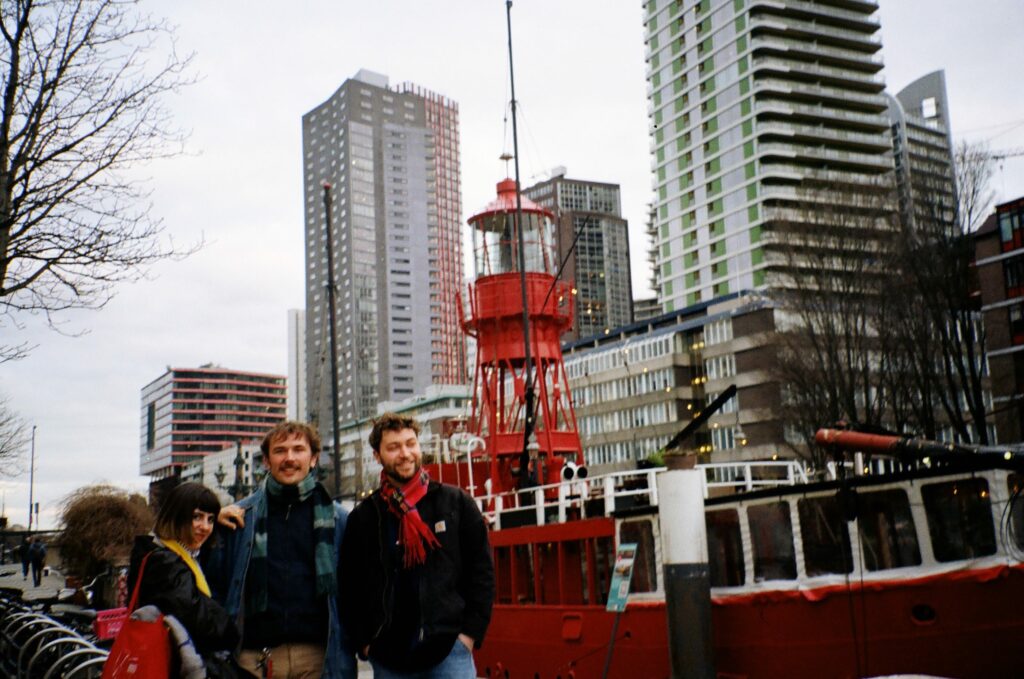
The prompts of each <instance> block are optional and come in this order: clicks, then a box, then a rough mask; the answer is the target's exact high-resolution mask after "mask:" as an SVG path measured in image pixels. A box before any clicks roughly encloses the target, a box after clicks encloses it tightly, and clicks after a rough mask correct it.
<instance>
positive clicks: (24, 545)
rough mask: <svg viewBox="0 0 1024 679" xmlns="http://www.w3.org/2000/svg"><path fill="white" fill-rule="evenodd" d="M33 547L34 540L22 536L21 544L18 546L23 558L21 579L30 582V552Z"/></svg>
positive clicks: (19, 553)
mask: <svg viewBox="0 0 1024 679" xmlns="http://www.w3.org/2000/svg"><path fill="white" fill-rule="evenodd" d="M31 547H32V538H30V537H26V536H24V535H23V536H22V537H21V544H20V545H18V555H19V556H20V557H21V579H22V580H28V565H29V558H28V551H29V549H31Z"/></svg>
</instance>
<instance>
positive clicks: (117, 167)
mask: <svg viewBox="0 0 1024 679" xmlns="http://www.w3.org/2000/svg"><path fill="white" fill-rule="evenodd" d="M0 35H2V37H3V40H2V42H0V77H2V78H3V83H2V87H0V91H2V102H0V107H2V110H0V327H3V324H4V319H5V318H6V321H7V323H8V324H10V323H12V322H14V323H15V325H16V322H15V321H14V319H15V316H16V315H17V314H19V313H25V312H29V313H42V314H44V315H45V317H46V319H47V321H48V322H49V323H50V324H51V325H52V324H53V322H54V319H53V314H56V313H59V312H61V311H65V310H68V309H75V308H85V309H98V308H102V307H103V306H104V304H106V302H107V301H109V299H110V298H111V296H112V295H113V293H114V286H115V285H116V284H117V283H121V282H127V281H134V280H138V279H139V278H140V277H142V276H144V275H145V272H146V269H147V267H148V266H149V265H151V264H153V263H155V262H158V261H160V260H163V259H168V258H172V259H173V258H179V257H183V256H186V255H188V254H190V253H191V252H193V251H194V250H195V248H196V247H197V246H192V247H186V248H180V247H178V246H176V245H175V244H174V243H173V242H172V241H171V240H170V239H169V238H167V237H166V235H165V233H164V227H163V224H162V223H161V221H160V220H159V219H157V218H155V217H153V216H152V215H151V213H150V208H151V206H150V204H149V190H148V188H147V186H146V185H145V183H144V182H143V181H140V180H139V179H137V178H135V177H134V176H133V175H132V170H134V169H136V168H138V166H139V165H141V164H144V163H146V162H149V161H152V160H155V159H159V158H167V157H172V156H174V155H176V154H179V153H180V152H181V151H182V148H183V143H184V134H183V133H182V132H181V131H180V130H178V129H176V128H175V127H174V126H173V125H172V123H171V118H170V115H169V112H168V110H167V109H166V107H165V105H164V102H165V100H166V97H167V95H169V94H171V93H174V92H177V91H178V90H180V89H181V88H182V87H184V86H186V85H188V84H190V83H191V82H192V81H193V79H192V76H190V75H189V67H190V63H191V60H192V56H191V55H188V56H184V57H181V56H179V55H178V54H177V53H176V52H175V50H174V32H173V28H172V27H171V26H169V25H168V24H167V23H166V22H164V21H162V20H157V19H153V18H151V17H148V16H144V15H142V14H140V13H138V11H137V8H136V2H134V1H133V0H74V1H64V0H11V1H10V2H4V3H3V4H2V9H0ZM163 55H166V56H163ZM158 60H159V63H158ZM28 350H30V347H27V346H26V345H22V346H21V349H20V351H15V350H11V349H9V348H3V347H0V360H2V357H4V356H9V357H13V356H17V355H19V354H24V353H25V352H27V351H28Z"/></svg>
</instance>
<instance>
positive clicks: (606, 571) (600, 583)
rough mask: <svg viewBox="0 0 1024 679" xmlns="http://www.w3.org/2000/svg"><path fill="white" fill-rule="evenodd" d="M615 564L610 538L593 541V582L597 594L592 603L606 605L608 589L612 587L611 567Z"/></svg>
mask: <svg viewBox="0 0 1024 679" xmlns="http://www.w3.org/2000/svg"><path fill="white" fill-rule="evenodd" d="M614 563H615V545H614V543H613V541H612V539H611V538H610V537H605V538H595V539H594V582H595V584H596V585H597V592H596V596H595V599H597V601H595V602H594V603H597V604H599V605H601V606H604V605H605V604H606V603H608V589H609V588H610V587H611V586H612V579H611V573H612V565H613V564H614Z"/></svg>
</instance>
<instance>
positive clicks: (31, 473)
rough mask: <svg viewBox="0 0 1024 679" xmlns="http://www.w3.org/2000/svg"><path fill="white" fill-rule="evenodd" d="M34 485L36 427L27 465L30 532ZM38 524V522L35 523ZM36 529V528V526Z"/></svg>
mask: <svg viewBox="0 0 1024 679" xmlns="http://www.w3.org/2000/svg"><path fill="white" fill-rule="evenodd" d="M35 483H36V425H34V424H33V425H32V454H31V457H30V461H29V463H28V529H29V531H31V530H32V507H34V506H35V503H34V502H33V497H32V494H33V492H34V490H35ZM37 523H38V522H37ZM37 527H38V526H37Z"/></svg>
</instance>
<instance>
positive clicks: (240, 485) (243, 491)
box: [213, 440, 252, 502]
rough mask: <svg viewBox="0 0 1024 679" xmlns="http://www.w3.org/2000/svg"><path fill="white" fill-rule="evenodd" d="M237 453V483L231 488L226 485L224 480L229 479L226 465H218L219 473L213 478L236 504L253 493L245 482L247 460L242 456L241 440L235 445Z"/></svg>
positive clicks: (215, 473)
mask: <svg viewBox="0 0 1024 679" xmlns="http://www.w3.org/2000/svg"><path fill="white" fill-rule="evenodd" d="M235 445H236V451H237V452H236V453H235V459H234V465H235V481H234V483H232V484H231V485H230V486H225V485H224V479H226V478H227V472H226V471H224V463H223V462H220V463H218V464H217V471H215V472H214V473H213V478H215V479H217V485H218V486H219V487H220V488H221V489H223V490H224V491H226V492H227V493H228V495H230V496H231V497H232V498H234V500H235V502H238V501H239V500H241V499H242V498H243V497H245V496H246V495H248V494H249V492H250V491H252V486H250V485H249V484H248V483H246V482H245V476H244V474H243V470H244V469H245V458H244V457H243V456H242V441H241V440H239V441H237V442H236V443H235Z"/></svg>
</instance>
